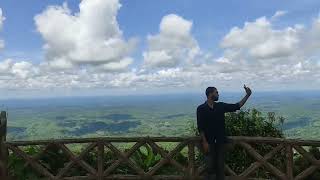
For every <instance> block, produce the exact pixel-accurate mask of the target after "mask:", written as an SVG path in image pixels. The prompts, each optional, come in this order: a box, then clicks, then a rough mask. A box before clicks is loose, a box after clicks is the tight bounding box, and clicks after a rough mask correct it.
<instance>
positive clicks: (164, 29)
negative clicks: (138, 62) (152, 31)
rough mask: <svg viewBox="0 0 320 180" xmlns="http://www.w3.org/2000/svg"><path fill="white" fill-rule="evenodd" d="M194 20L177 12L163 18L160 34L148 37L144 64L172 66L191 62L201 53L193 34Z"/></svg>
mask: <svg viewBox="0 0 320 180" xmlns="http://www.w3.org/2000/svg"><path fill="white" fill-rule="evenodd" d="M191 29H192V22H191V21H189V20H186V19H184V18H182V17H180V16H178V15H176V14H169V15H166V16H164V17H163V18H162V20H161V22H160V27H159V34H156V35H149V36H148V37H147V41H148V50H147V51H144V52H143V58H144V66H146V67H151V68H154V67H160V68H170V67H175V66H177V65H183V64H184V63H191V62H192V60H193V59H194V57H195V56H197V55H198V54H199V53H200V48H199V46H198V43H197V41H196V40H195V39H194V38H193V36H192V34H191Z"/></svg>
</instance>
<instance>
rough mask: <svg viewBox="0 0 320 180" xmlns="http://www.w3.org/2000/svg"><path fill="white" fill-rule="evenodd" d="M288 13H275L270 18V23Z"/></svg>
mask: <svg viewBox="0 0 320 180" xmlns="http://www.w3.org/2000/svg"><path fill="white" fill-rule="evenodd" d="M287 13H288V12H287V11H277V12H276V13H275V14H274V15H273V16H272V17H271V21H273V20H276V19H278V18H279V17H281V16H284V15H286V14H287Z"/></svg>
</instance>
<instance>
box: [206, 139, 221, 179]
mask: <svg viewBox="0 0 320 180" xmlns="http://www.w3.org/2000/svg"><path fill="white" fill-rule="evenodd" d="M224 161H225V144H224V143H213V144H209V153H208V154H207V155H206V156H205V162H206V169H207V173H208V176H207V177H206V178H205V180H214V179H215V180H224V179H225V175H224ZM214 177H216V178H214Z"/></svg>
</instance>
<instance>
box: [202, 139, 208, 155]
mask: <svg viewBox="0 0 320 180" xmlns="http://www.w3.org/2000/svg"><path fill="white" fill-rule="evenodd" d="M202 146H203V151H204V154H207V153H209V144H208V142H207V141H202Z"/></svg>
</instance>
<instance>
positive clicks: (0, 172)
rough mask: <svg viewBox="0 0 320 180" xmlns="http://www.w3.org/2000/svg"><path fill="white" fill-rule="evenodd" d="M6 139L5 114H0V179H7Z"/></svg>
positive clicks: (2, 112)
mask: <svg viewBox="0 0 320 180" xmlns="http://www.w3.org/2000/svg"><path fill="white" fill-rule="evenodd" d="M6 137H7V113H6V111H1V114H0V179H7V175H8V174H7V164H8V155H9V154H8V149H7V147H6V145H5V141H6Z"/></svg>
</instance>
